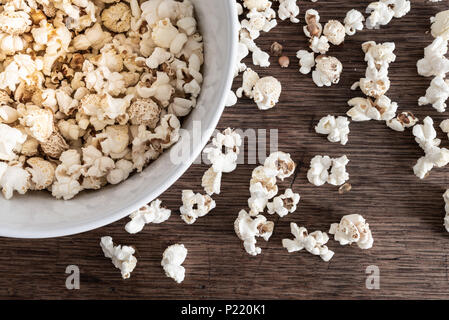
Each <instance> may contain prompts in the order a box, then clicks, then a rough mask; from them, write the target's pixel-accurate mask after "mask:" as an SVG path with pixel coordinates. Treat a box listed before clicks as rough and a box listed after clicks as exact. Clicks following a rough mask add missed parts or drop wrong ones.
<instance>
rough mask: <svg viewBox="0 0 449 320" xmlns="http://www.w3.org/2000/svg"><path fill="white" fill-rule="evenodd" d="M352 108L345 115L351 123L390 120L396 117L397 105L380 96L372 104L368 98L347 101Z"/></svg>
mask: <svg viewBox="0 0 449 320" xmlns="http://www.w3.org/2000/svg"><path fill="white" fill-rule="evenodd" d="M348 105H349V106H351V107H352V108H351V109H349V111H348V112H346V114H347V115H348V116H349V117H351V120H352V121H368V120H385V121H388V120H391V119H393V118H394V117H395V115H396V110H397V109H398V105H397V103H396V102H392V101H391V100H390V99H389V98H388V97H387V96H380V97H379V98H377V99H376V100H375V101H374V102H373V101H372V100H371V99H370V98H366V99H365V98H360V97H358V98H352V99H351V100H349V101H348Z"/></svg>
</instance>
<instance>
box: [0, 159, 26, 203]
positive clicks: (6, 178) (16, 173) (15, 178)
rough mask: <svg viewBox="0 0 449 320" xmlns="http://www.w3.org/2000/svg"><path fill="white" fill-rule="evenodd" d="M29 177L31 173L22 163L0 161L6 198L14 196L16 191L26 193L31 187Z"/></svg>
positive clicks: (1, 178)
mask: <svg viewBox="0 0 449 320" xmlns="http://www.w3.org/2000/svg"><path fill="white" fill-rule="evenodd" d="M29 179H30V174H29V173H28V171H26V170H25V169H23V168H22V166H21V165H20V164H16V165H8V164H6V163H5V162H0V187H1V188H2V193H3V196H4V197H5V199H6V200H8V199H11V198H12V196H13V193H14V191H16V192H17V193H19V194H25V193H26V192H27V191H28V189H29V188H30V181H29Z"/></svg>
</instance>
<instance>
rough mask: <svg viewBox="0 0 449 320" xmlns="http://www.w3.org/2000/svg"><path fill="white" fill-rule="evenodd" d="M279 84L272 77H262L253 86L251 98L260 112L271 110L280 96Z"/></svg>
mask: <svg viewBox="0 0 449 320" xmlns="http://www.w3.org/2000/svg"><path fill="white" fill-rule="evenodd" d="M281 91H282V86H281V83H280V82H279V81H278V80H277V79H276V78H274V77H264V78H261V79H259V80H257V82H256V83H255V85H254V88H253V92H252V96H253V99H254V102H256V104H257V107H258V108H259V109H260V110H267V109H271V108H273V107H274V106H275V105H276V103H278V101H279V97H280V95H281Z"/></svg>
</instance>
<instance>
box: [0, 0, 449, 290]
mask: <svg viewBox="0 0 449 320" xmlns="http://www.w3.org/2000/svg"><path fill="white" fill-rule="evenodd" d="M298 3H299V6H300V8H301V20H303V14H304V12H305V10H306V9H309V8H315V9H317V10H318V11H319V12H320V14H321V17H322V21H324V22H325V21H327V20H328V19H338V20H340V21H342V20H343V18H344V16H345V13H346V12H347V11H348V10H350V9H352V8H355V9H358V10H360V11H362V12H364V10H365V8H366V6H367V4H368V3H369V1H331V0H318V2H316V3H312V2H310V1H299V2H298ZM448 8H449V2H448V1H447V0H444V1H442V2H440V3H431V2H428V1H424V0H419V1H418V0H417V1H415V0H412V11H411V12H410V13H409V14H408V15H407V16H405V17H403V18H401V19H393V21H392V22H391V23H390V24H389V25H387V26H384V27H382V28H381V29H380V30H364V31H362V32H359V33H357V34H356V35H355V36H353V37H349V38H347V40H346V41H345V43H344V45H342V46H340V47H332V48H331V51H330V52H329V54H331V55H335V56H336V57H338V58H339V59H340V60H341V61H342V63H343V66H344V71H343V74H342V77H341V81H340V83H339V84H338V85H334V86H332V87H330V88H317V87H316V86H315V85H314V84H313V82H312V80H311V76H310V75H302V74H300V73H299V72H298V67H297V59H296V58H295V52H296V51H297V50H299V49H301V48H303V49H304V48H306V38H305V36H304V35H303V33H302V31H301V28H302V25H303V23H302V22H301V23H300V24H292V23H290V22H281V23H280V24H279V26H277V27H276V28H275V29H273V30H272V32H270V33H268V34H263V35H262V36H261V38H259V39H258V40H257V42H258V43H259V44H260V45H261V47H262V48H263V49H265V50H268V48H269V46H270V44H271V43H272V42H273V41H275V40H277V41H279V42H280V43H282V44H283V45H284V50H285V51H284V52H285V53H287V54H288V56H289V57H290V59H291V64H290V67H289V68H288V69H282V70H281V68H280V67H279V66H278V64H277V63H276V61H275V59H273V58H272V59H271V62H272V66H271V67H270V68H268V69H260V68H255V69H256V70H257V71H258V72H260V74H261V75H262V76H265V75H273V76H275V77H276V78H278V79H279V80H280V81H281V83H282V85H283V92H282V96H281V101H280V103H279V104H278V105H277V106H276V107H275V108H274V109H271V110H268V111H260V110H258V109H257V107H256V106H255V105H254V104H253V103H252V102H251V101H249V100H248V99H241V100H240V101H239V103H238V105H236V106H234V107H231V108H227V109H226V110H225V113H224V114H223V117H222V118H221V121H220V123H219V129H224V128H226V127H228V126H230V127H233V128H240V129H243V130H245V129H278V130H279V131H278V136H279V140H278V141H279V149H280V150H283V151H286V152H289V153H291V154H292V157H293V158H294V159H295V160H296V161H297V162H298V163H299V165H300V168H299V171H298V172H297V175H296V178H295V179H287V180H286V181H285V182H283V183H282V184H280V189H281V190H283V189H284V188H285V187H286V186H288V185H290V184H291V185H292V186H293V189H294V190H295V191H297V192H299V193H300V194H301V202H300V204H299V207H298V210H297V212H295V213H293V214H290V215H288V216H286V217H284V218H282V219H280V218H276V217H272V219H274V221H275V224H276V225H275V231H274V234H273V236H272V238H271V239H270V241H269V242H264V241H263V240H260V241H259V243H260V245H261V247H262V250H263V251H262V254H261V255H259V256H257V257H250V256H248V255H247V254H246V253H245V251H244V250H243V248H242V244H241V241H240V240H238V239H237V237H236V236H235V234H234V230H233V222H234V219H235V218H236V216H237V214H238V212H239V210H240V209H243V208H245V209H246V207H247V198H248V196H249V191H248V186H249V179H250V175H251V170H252V169H253V168H254V167H255V166H256V164H242V165H239V166H238V168H237V170H236V171H234V172H233V173H230V174H225V175H224V177H223V183H222V193H221V194H220V195H219V196H215V199H216V202H217V208H216V209H215V210H214V211H213V212H211V213H210V214H209V215H207V216H206V217H203V218H200V219H199V220H198V221H197V222H196V223H195V224H194V225H185V224H184V222H183V221H182V220H181V219H180V218H179V216H178V207H179V205H180V202H181V190H182V189H185V188H188V189H194V190H195V191H201V186H200V185H201V176H202V174H203V172H204V171H205V170H206V169H207V165H193V166H192V167H191V168H190V169H189V170H188V171H187V172H186V174H184V175H183V177H182V178H181V179H180V180H179V181H178V182H177V183H176V184H175V185H173V186H172V187H171V188H170V189H169V190H168V191H167V192H166V193H165V194H164V195H162V196H161V199H162V200H163V202H164V203H165V204H166V205H167V206H168V207H169V208H170V209H172V210H173V215H172V217H171V218H170V219H169V221H167V222H166V223H163V224H161V225H148V226H147V227H146V228H145V229H144V230H143V231H142V232H141V233H139V234H137V235H135V236H130V235H129V234H127V233H126V232H125V230H124V225H125V223H126V222H127V221H128V219H123V220H121V221H117V222H116V223H113V224H111V225H109V226H107V227H104V228H101V229H98V230H93V231H91V232H86V233H83V234H79V235H75V236H69V237H63V238H57V239H44V240H20V239H5V238H3V239H0V253H1V254H0V275H1V276H0V298H26V299H38V298H44V299H51V298H54V299H81V298H83V299H86V298H87V299H93V298H99V299H106V298H117V299H136V298H145V299H184V298H194V299H204V298H212V299H233V298H235V299H240V298H258V299H279V298H280V299H324V298H328V299H329V298H336V299H380V298H399V299H417V298H418V299H420V298H437V299H445V298H449V279H448V252H449V251H448V249H449V234H448V233H447V232H446V231H445V229H444V227H443V217H444V202H443V199H442V194H443V192H444V190H445V189H446V188H448V187H449V181H448V177H449V169H448V168H440V169H434V170H432V172H431V175H430V176H429V177H428V178H426V179H425V180H419V179H418V178H416V177H415V176H414V174H413V171H412V166H413V165H414V164H415V162H416V160H417V159H418V158H419V157H420V156H421V155H422V151H421V149H420V148H419V147H418V146H417V144H416V143H415V142H414V139H413V136H412V134H411V131H410V130H407V131H405V132H403V133H399V132H394V131H392V130H391V129H389V128H387V127H386V126H385V124H384V123H383V122H376V121H370V122H363V123H351V126H350V128H351V133H350V136H349V143H348V144H347V145H346V146H341V145H340V144H335V143H330V142H328V141H327V140H326V138H325V136H322V135H318V134H316V133H315V131H314V130H313V127H314V125H315V124H316V122H317V121H318V120H319V119H320V118H321V117H322V116H325V115H327V114H334V115H344V114H345V112H346V111H347V110H348V106H347V104H346V102H347V100H348V99H349V98H351V97H355V96H356V95H361V93H360V92H359V91H351V90H350V89H349V88H350V86H351V84H352V83H353V82H354V81H357V80H358V78H360V77H361V76H362V75H363V74H364V70H365V68H366V63H365V62H364V61H363V53H362V51H361V48H360V45H361V43H362V42H364V41H368V40H374V41H377V42H385V41H394V42H395V43H396V50H395V53H396V55H397V59H396V62H394V63H392V64H391V66H390V73H389V74H390V79H391V84H392V85H391V89H390V91H389V92H388V96H389V97H390V98H392V99H393V100H394V101H397V102H398V104H399V109H400V110H402V111H406V110H410V111H412V112H414V113H415V115H416V116H418V117H419V118H420V119H421V120H422V119H423V118H424V117H425V116H426V115H430V116H432V117H433V119H434V120H435V123H436V124H439V123H440V121H441V120H443V119H445V118H447V117H448V115H449V113H448V112H449V111H448V112H446V113H438V112H436V111H435V110H434V109H433V108H432V107H431V106H429V105H428V106H422V107H418V106H417V100H418V98H419V97H420V96H421V95H423V94H424V92H425V90H426V88H427V86H428V84H429V82H430V80H431V79H430V78H424V77H420V76H418V75H417V72H416V61H417V60H418V59H420V58H421V57H422V56H423V48H424V47H425V46H427V45H428V44H429V43H430V42H431V41H432V37H431V35H430V34H429V33H428V30H429V28H430V22H429V18H430V17H431V16H432V15H434V14H435V13H437V12H438V11H441V10H443V9H448ZM240 82H241V80H240V78H238V79H237V80H236V82H235V86H236V87H237V86H238V85H240ZM438 132H439V133H438V134H439V137H440V138H441V139H442V141H443V142H442V145H443V146H446V147H447V146H449V141H448V138H447V137H446V135H445V134H443V133H442V132H441V131H440V130H439V129H438ZM316 154H328V155H330V156H339V155H343V154H346V155H347V156H348V158H349V159H350V163H349V165H348V171H349V173H350V182H351V184H352V186H353V189H352V190H351V191H350V192H349V193H346V194H344V195H339V194H338V192H337V188H336V187H333V186H330V185H324V186H322V187H315V186H313V185H311V184H310V183H308V181H307V179H306V172H307V167H308V164H309V161H310V159H311V158H312V157H313V156H314V155H316ZM351 213H360V214H363V216H364V217H365V218H366V219H367V221H368V222H369V223H370V226H371V229H372V231H373V236H374V239H375V242H374V247H373V248H372V249H370V250H361V249H359V248H357V247H356V246H352V247H349V246H340V245H339V244H338V243H337V242H335V241H333V240H330V241H329V247H330V248H331V249H332V250H334V251H335V256H334V257H333V259H332V260H331V261H330V262H329V263H326V262H323V261H322V260H321V259H320V258H319V257H317V256H312V255H310V254H309V253H307V252H297V253H291V254H289V253H287V251H286V250H285V249H283V248H282V245H281V239H283V238H286V237H290V226H289V225H290V222H292V221H293V222H297V223H298V224H299V225H304V226H306V227H307V228H308V229H309V231H314V230H322V231H327V230H328V228H329V225H330V224H331V223H333V222H338V221H339V220H340V218H341V216H343V215H345V214H351ZM104 235H111V236H112V237H113V238H114V241H116V242H117V243H120V244H128V245H134V246H136V247H137V248H138V254H137V255H138V260H139V262H138V265H137V268H136V269H135V271H134V272H133V273H132V276H131V278H130V279H128V280H122V279H121V278H120V273H119V271H118V270H117V269H115V268H114V267H113V266H112V264H111V261H110V260H109V259H107V258H104V257H103V254H102V252H101V249H100V247H99V241H100V237H101V236H104ZM176 242H181V243H184V244H185V246H186V247H187V248H188V250H189V254H188V257H187V259H186V261H185V263H184V266H185V267H186V279H185V281H184V282H183V283H182V284H180V285H178V284H176V283H175V282H174V281H173V280H172V279H169V278H166V277H165V275H164V273H163V270H162V268H161V266H160V260H161V255H162V253H163V251H164V249H165V248H166V247H167V246H168V245H170V244H173V243H176ZM70 264H75V265H78V266H79V267H80V270H81V289H80V290H67V289H66V287H65V279H66V276H67V275H66V274H65V268H66V266H67V265H70ZM369 265H375V266H378V267H379V270H380V289H379V290H368V289H367V288H366V286H365V281H366V277H367V274H366V273H365V270H366V267H367V266H369Z"/></svg>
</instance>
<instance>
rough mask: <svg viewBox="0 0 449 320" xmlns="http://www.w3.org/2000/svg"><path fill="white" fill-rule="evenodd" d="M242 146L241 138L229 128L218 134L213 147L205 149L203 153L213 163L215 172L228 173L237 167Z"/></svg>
mask: <svg viewBox="0 0 449 320" xmlns="http://www.w3.org/2000/svg"><path fill="white" fill-rule="evenodd" d="M241 144H242V138H241V136H240V135H239V134H238V133H236V132H235V131H234V130H232V129H231V128H227V129H226V130H224V131H223V133H220V132H219V133H217V136H216V137H215V138H213V139H212V147H208V148H205V149H204V150H203V152H204V153H205V154H206V155H207V159H208V160H209V161H210V162H211V163H212V168H213V170H214V171H215V172H226V173H228V172H232V171H234V170H235V168H236V167H237V158H238V155H239V153H240V148H239V147H240V146H241Z"/></svg>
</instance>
